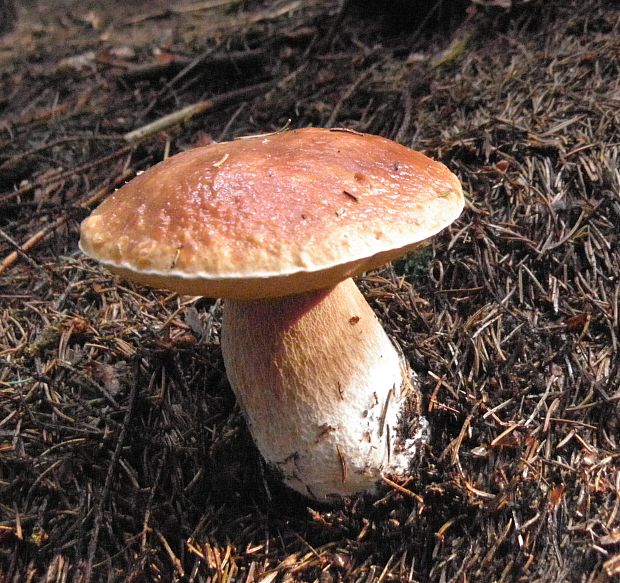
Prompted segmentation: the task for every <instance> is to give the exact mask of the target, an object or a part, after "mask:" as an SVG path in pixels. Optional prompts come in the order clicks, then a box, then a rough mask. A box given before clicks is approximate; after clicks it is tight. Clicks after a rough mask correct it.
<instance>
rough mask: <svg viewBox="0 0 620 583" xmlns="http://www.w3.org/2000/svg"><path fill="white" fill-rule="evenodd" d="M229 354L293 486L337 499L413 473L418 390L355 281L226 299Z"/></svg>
mask: <svg viewBox="0 0 620 583" xmlns="http://www.w3.org/2000/svg"><path fill="white" fill-rule="evenodd" d="M222 352H223V355H224V362H225V365H226V370H227V374H228V378H229V380H230V383H231V386H232V388H233V390H234V392H235V394H236V396H237V399H238V401H239V403H240V405H241V408H242V410H243V412H244V414H245V417H246V420H247V423H248V426H249V428H250V431H251V433H252V435H253V437H254V440H255V442H256V445H257V446H258V449H259V450H260V452H261V454H262V455H263V457H264V458H265V460H266V461H267V462H268V463H269V464H270V465H272V466H273V467H275V468H277V469H278V470H279V471H280V472H281V474H282V475H283V478H284V481H285V482H286V483H287V484H288V485H289V486H290V487H292V488H294V489H295V490H297V491H299V492H301V493H302V494H304V495H306V496H309V497H311V498H314V499H317V500H330V499H331V500H334V499H338V498H340V497H342V496H347V495H351V494H354V493H357V492H367V491H374V490H375V488H376V485H377V483H378V482H379V481H380V480H381V476H382V474H387V475H402V474H404V473H406V472H407V470H408V467H409V464H410V461H411V458H412V455H413V454H414V450H415V444H414V443H413V442H412V440H406V441H405V439H404V437H405V436H403V435H402V432H401V431H400V429H399V422H400V419H399V413H400V411H401V408H402V406H403V404H404V402H405V400H406V399H407V398H408V397H413V398H414V402H415V403H417V395H415V394H413V393H412V387H411V383H410V377H409V374H410V373H409V369H408V367H407V365H406V364H405V362H404V360H403V359H402V357H401V356H400V354H399V353H398V351H397V350H396V349H395V348H394V346H393V344H392V343H391V342H390V339H389V338H388V336H387V334H386V333H385V331H384V330H383V328H382V327H381V324H380V323H379V321H378V320H377V318H376V316H375V314H374V313H373V311H372V310H371V308H370V306H368V304H367V303H366V301H365V299H364V297H363V296H362V294H361V293H360V291H359V290H358V289H357V287H356V285H355V283H354V282H353V280H351V279H348V280H346V281H344V282H342V283H340V284H338V285H337V286H336V287H334V288H330V289H327V290H320V291H316V292H311V293H306V294H301V295H296V296H288V297H283V298H277V299H270V300H251V301H246V300H227V301H226V303H225V307H224V321H223V328H222ZM414 410H415V407H414ZM423 422H424V420H422V423H423Z"/></svg>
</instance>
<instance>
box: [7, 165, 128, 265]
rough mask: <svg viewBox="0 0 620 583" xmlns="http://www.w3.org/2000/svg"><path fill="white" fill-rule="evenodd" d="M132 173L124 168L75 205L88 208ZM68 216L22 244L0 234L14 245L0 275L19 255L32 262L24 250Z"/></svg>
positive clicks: (50, 231) (28, 249)
mask: <svg viewBox="0 0 620 583" xmlns="http://www.w3.org/2000/svg"><path fill="white" fill-rule="evenodd" d="M132 174H133V170H130V169H128V170H125V172H123V173H122V174H121V175H120V176H118V177H117V178H116V179H115V180H114V182H113V184H112V185H109V184H106V185H104V186H102V187H100V188H98V189H97V190H95V192H94V193H93V194H92V195H91V196H89V197H88V198H87V199H86V200H84V201H82V202H81V203H79V205H77V206H79V207H80V208H88V207H90V206H92V205H94V204H96V203H97V202H99V201H100V200H101V199H102V198H103V197H104V196H106V195H107V194H108V193H109V192H110V186H112V188H114V187H116V186H117V185H118V184H120V183H122V182H124V181H125V180H127V178H129V177H130V176H131V175H132ZM70 216H71V215H70V214H66V215H63V216H62V217H59V218H58V219H56V220H55V221H54V222H53V223H50V224H49V225H46V226H45V227H43V228H42V229H40V230H39V231H37V232H36V233H35V234H34V235H32V237H30V238H29V239H28V240H27V241H26V242H25V243H24V244H23V245H19V244H18V243H17V242H16V241H13V240H12V239H9V237H8V235H6V234H4V233H3V234H2V236H3V237H4V238H5V239H6V240H7V241H9V243H11V245H13V247H15V251H12V252H11V253H9V254H8V255H7V256H6V257H5V258H4V259H3V260H2V262H0V275H2V274H3V273H4V272H5V271H6V270H7V269H10V268H11V267H13V265H15V263H16V262H17V260H18V259H19V256H20V255H22V256H24V257H26V258H27V259H28V260H29V261H31V262H32V260H31V259H30V258H29V257H28V256H27V255H26V252H27V251H30V250H31V249H32V248H33V247H36V246H37V245H38V244H39V243H40V242H41V241H43V240H44V239H45V238H46V237H47V236H49V235H51V234H52V233H53V232H54V231H55V230H56V229H57V228H58V227H60V226H62V225H64V224H65V223H66V222H67V221H68V220H69V217H70Z"/></svg>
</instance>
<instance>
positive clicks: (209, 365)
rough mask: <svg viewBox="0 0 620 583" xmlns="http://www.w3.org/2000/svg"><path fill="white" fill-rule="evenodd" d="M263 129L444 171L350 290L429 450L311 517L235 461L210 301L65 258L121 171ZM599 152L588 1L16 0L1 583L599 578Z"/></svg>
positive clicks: (612, 90) (617, 126) (609, 399)
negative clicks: (327, 132)
mask: <svg viewBox="0 0 620 583" xmlns="http://www.w3.org/2000/svg"><path fill="white" fill-rule="evenodd" d="M412 5H414V7H412ZM1 28H2V26H0V29H1ZM205 100H211V102H210V103H209V104H208V105H206V106H204V107H202V108H201V109H202V110H201V111H200V112H198V110H197V108H195V110H194V114H195V115H193V117H191V119H189V117H188V116H187V115H185V116H184V117H183V119H177V120H176V121H174V120H173V122H172V123H170V124H163V123H160V124H159V126H157V127H156V128H155V129H154V130H146V131H144V132H142V134H141V135H138V136H136V135H135V134H129V135H127V134H128V133H129V132H132V131H134V130H136V129H139V128H144V126H146V125H147V124H149V123H150V122H153V121H155V120H160V121H161V119H162V118H163V117H164V116H166V115H168V114H171V113H174V112H178V111H180V110H181V109H182V108H184V107H186V106H189V105H192V104H196V103H199V102H203V101H205ZM286 125H290V127H304V126H308V125H315V126H326V127H327V126H343V127H347V128H352V129H355V130H358V131H363V132H369V133H376V134H381V135H384V136H387V137H391V138H393V139H396V140H397V141H399V142H401V143H403V144H405V145H408V146H412V147H414V148H416V149H420V150H422V151H424V152H426V153H427V154H429V155H431V156H433V157H435V158H438V159H440V160H442V161H443V162H444V163H446V164H447V165H448V166H449V167H450V168H451V169H452V170H454V171H455V172H456V173H457V174H458V175H459V176H460V178H461V180H462V182H463V184H464V187H465V190H466V191H467V208H466V211H465V212H464V214H463V215H462V217H461V218H460V219H459V220H458V221H457V222H456V223H455V224H454V225H453V226H452V227H450V228H449V229H447V230H446V231H444V232H443V233H442V234H441V235H440V236H438V237H437V238H436V240H435V241H434V242H433V244H432V246H430V247H428V248H426V249H425V250H423V251H421V252H420V253H418V254H416V255H413V256H410V257H408V258H406V259H404V260H402V261H400V262H398V263H397V264H395V265H393V266H389V267H386V268H385V269H383V270H381V271H379V272H376V273H373V274H368V275H367V276H366V277H363V278H360V280H359V283H360V286H361V288H362V290H363V291H364V293H365V295H366V296H367V298H368V299H369V301H370V303H371V305H372V306H373V308H375V309H376V312H377V314H378V315H379V317H380V318H381V319H382V321H383V322H384V324H385V327H386V329H387V330H389V332H390V334H392V335H393V337H394V338H395V339H397V340H398V342H399V343H400V344H401V346H402V347H403V348H404V350H405V353H406V355H407V357H408V359H409V361H410V363H411V365H412V366H413V367H414V368H415V369H416V370H417V371H418V373H419V375H420V378H421V381H422V389H423V395H424V403H423V406H424V409H425V415H426V416H427V419H428V420H429V422H430V425H431V428H432V439H431V443H430V444H429V446H428V448H427V451H426V452H425V454H424V456H423V459H422V461H421V463H420V466H419V467H418V468H417V470H416V471H415V474H414V475H412V479H410V480H409V481H407V482H406V483H405V484H404V488H403V489H389V488H388V487H387V486H386V489H385V491H384V492H383V493H382V494H381V495H380V496H378V497H376V498H374V499H365V498H358V499H353V500H349V501H347V502H346V504H344V506H343V507H341V508H322V507H319V506H317V505H314V504H311V503H309V502H308V501H307V500H303V499H301V498H299V497H297V496H296V495H294V494H292V493H291V492H289V491H287V490H286V489H285V488H283V487H282V486H281V485H280V484H279V483H278V481H277V480H276V479H275V478H274V476H271V475H270V474H269V472H268V471H267V470H266V469H265V468H264V466H263V464H262V462H261V460H260V457H259V455H258V454H257V451H256V450H255V448H254V445H253V443H252V441H251V438H250V436H249V434H248V432H247V429H246V427H245V425H244V422H243V420H242V419H241V417H240V414H239V410H238V408H237V406H236V404H235V400H234V397H233V395H232V393H231V391H230V388H229V386H228V384H227V381H226V377H225V374H224V370H223V365H222V360H221V354H220V350H219V324H220V303H219V302H218V301H212V300H205V299H198V298H187V297H179V296H177V295H175V294H171V293H166V292H159V291H153V290H148V289H143V288H137V287H134V286H132V285H129V284H127V283H125V282H122V281H118V280H115V279H114V278H113V277H111V276H110V275H109V274H108V273H107V272H106V271H105V270H104V269H102V268H100V267H99V266H98V265H96V264H95V263H94V262H92V261H90V260H87V259H85V258H84V257H83V256H82V255H81V254H80V253H79V251H78V250H77V236H78V229H79V222H80V220H81V219H82V218H84V217H85V216H86V215H87V214H88V213H89V212H90V210H91V209H92V208H94V207H95V206H96V204H97V203H98V202H99V201H100V200H102V199H103V198H105V196H106V195H107V194H108V193H109V192H111V191H112V190H113V189H114V188H115V187H117V186H118V185H120V184H122V183H123V182H124V181H126V180H128V179H130V178H131V177H132V176H133V175H135V173H136V172H138V171H140V170H143V169H145V168H147V167H149V166H151V165H152V164H154V163H155V162H157V161H159V160H161V159H162V158H163V157H165V156H167V155H169V154H173V153H175V152H177V151H180V150H182V149H186V148H190V147H193V146H196V145H198V144H204V143H208V142H209V141H211V140H216V141H219V140H224V139H230V138H233V137H236V136H240V135H245V134H253V133H264V132H270V131H274V130H278V129H280V128H283V127H284V126H286ZM619 166H620V6H619V5H618V4H617V3H616V2H611V1H610V2H603V1H594V0H584V1H582V2H576V1H575V2H571V1H567V2H564V1H562V2H561V1H559V0H558V1H544V0H531V1H516V0H515V1H513V2H510V1H509V0H503V1H491V0H486V1H484V0H480V1H478V2H475V3H471V4H469V3H468V2H465V1H463V2H453V3H450V2H441V1H438V2H429V1H426V2H414V1H413V0H411V2H410V3H409V4H407V3H405V2H398V3H396V4H394V5H393V6H392V8H391V9H389V10H388V9H386V8H385V7H383V6H381V3H378V2H374V3H372V4H371V3H365V2H362V1H361V0H360V1H357V2H354V1H346V2H344V3H341V2H337V1H336V0H307V1H304V2H300V1H295V0H274V1H269V2H267V1H265V2H259V1H251V0H247V1H243V0H218V1H215V0H208V1H202V2H193V3H190V2H189V1H188V0H183V1H179V2H175V3H166V2H163V1H159V2H119V1H114V2H112V1H110V2H105V3H101V2H91V1H89V2H77V1H75V0H55V1H54V2H43V1H41V2H38V3H37V2H35V1H33V0H29V1H25V2H23V3H21V4H20V5H19V6H18V20H17V24H16V26H15V28H14V30H13V31H12V32H8V33H5V34H4V36H2V37H0V314H1V315H0V581H2V582H7V583H8V582H12V583H21V582H26V581H33V582H34V581H37V582H38V581H47V582H69V581H73V582H83V581H164V582H168V581H188V582H189V581H212V582H219V583H224V582H241V581H243V582H246V581H247V582H255V583H257V582H262V583H269V582H272V581H273V582H276V581H277V582H291V581H319V582H320V583H328V582H332V581H333V582H337V581H343V582H348V581H351V582H359V583H370V582H379V581H409V582H437V583H440V582H441V583H443V582H448V581H458V582H462V583H465V582H487V581H488V582H491V581H528V582H529V581H541V582H542V581H544V582H555V581H574V582H586V581H587V582H597V583H603V582H606V581H614V580H618V578H619V577H620V381H619V380H618V379H619V378H620V358H619V356H618V354H619V352H618V351H619V346H618V342H619V339H618V335H619V322H618V321H619V312H620V238H619V225H620V171H619ZM408 491H410V493H411V495H409V494H408Z"/></svg>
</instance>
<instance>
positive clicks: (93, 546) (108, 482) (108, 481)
mask: <svg viewBox="0 0 620 583" xmlns="http://www.w3.org/2000/svg"><path fill="white" fill-rule="evenodd" d="M139 368H140V365H139V364H137V365H136V371H135V374H134V378H133V383H132V385H131V391H130V393H129V402H128V403H127V410H126V411H125V418H124V419H123V425H122V427H121V431H120V434H119V436H118V441H117V442H116V447H115V448H114V453H113V454H112V460H111V461H110V465H109V466H108V472H107V474H106V478H105V483H104V484H103V491H102V492H101V497H100V498H99V503H98V504H97V510H96V514H95V524H94V527H93V533H92V535H91V537H90V541H89V543H88V559H87V561H86V567H85V570H84V578H83V581H84V582H85V583H89V581H90V580H91V577H92V572H93V561H94V559H95V553H96V552H97V543H98V542H99V530H100V529H101V521H102V518H103V509H104V506H105V504H106V502H107V500H108V495H109V493H110V488H111V486H112V478H113V477H114V473H115V469H116V465H117V464H118V460H119V458H120V457H121V451H122V449H123V446H124V445H125V437H126V435H127V430H128V428H129V422H130V421H131V417H132V415H133V408H134V404H135V402H136V395H137V393H138V378H137V377H138V374H139Z"/></svg>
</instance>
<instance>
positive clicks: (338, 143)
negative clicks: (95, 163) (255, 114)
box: [80, 128, 463, 501]
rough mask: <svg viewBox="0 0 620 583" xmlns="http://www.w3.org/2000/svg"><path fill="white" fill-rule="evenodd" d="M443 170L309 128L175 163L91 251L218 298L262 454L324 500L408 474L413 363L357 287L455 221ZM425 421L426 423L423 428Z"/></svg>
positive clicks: (413, 156) (177, 287) (377, 143)
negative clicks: (405, 414)
mask: <svg viewBox="0 0 620 583" xmlns="http://www.w3.org/2000/svg"><path fill="white" fill-rule="evenodd" d="M462 208H463V194H462V190H461V186H460V183H459V181H458V179H457V178H456V177H455V176H454V175H453V174H452V173H451V172H450V171H449V170H448V169H447V168H446V167H445V166H443V165H442V164H440V163H438V162H435V161H433V160H431V159H429V158H427V157H426V156H424V155H422V154H420V153H418V152H414V151H412V150H410V149H408V148H406V147H404V146H401V145H399V144H396V143H395V142H392V141H390V140H387V139H384V138H381V137H378V136H371V135H365V134H360V133H357V132H352V131H347V130H325V129H312V128H309V129H302V130H295V131H289V132H284V133H278V134H270V135H263V136H256V137H252V138H243V139H237V140H234V141H232V142H227V143H220V144H213V145H210V146H206V147H202V148H196V149H194V150H189V151H187V152H183V153H181V154H177V155H176V156H173V157H171V158H169V159H167V160H166V161H164V162H161V163H159V164H157V165H156V166H154V167H153V168H151V169H150V170H148V171H146V172H144V173H143V174H141V175H140V176H138V177H136V178H135V179H134V180H132V181H131V182H130V183H128V184H126V185H125V186H123V187H122V188H121V189H120V190H118V191H117V192H115V193H114V194H113V195H112V196H110V197H109V198H108V199H107V200H106V201H104V202H103V204H101V206H100V207H99V208H98V209H96V210H95V211H94V212H93V214H92V215H91V216H90V217H89V218H87V219H86V220H85V221H84V222H83V223H82V229H81V240H80V246H81V248H82V250H83V251H84V252H85V253H86V254H88V255H90V256H91V257H94V258H95V259H97V260H99V261H100V262H102V263H103V264H104V265H106V266H107V267H108V268H109V269H110V270H111V271H113V272H115V273H117V274H119V275H121V276H123V277H125V278H127V279H130V280H133V281H136V282H139V283H142V284H147V285H150V286H154V287H158V288H165V289H170V290H174V291H177V292H179V293H182V294H192V295H201V296H208V297H222V298H225V302H224V316H223V324H222V354H223V358H224V362H225V366H226V371H227V374H228V378H229V380H230V384H231V386H232V388H233V391H234V393H235V395H236V397H237V399H238V401H239V404H240V406H241V409H242V411H243V413H244V415H245V418H246V421H247V424H248V426H249V429H250V431H251V433H252V436H253V438H254V440H255V442H256V445H257V447H258V449H259V450H260V452H261V454H262V455H263V457H264V459H265V460H266V461H267V463H268V464H270V465H271V466H272V467H274V468H276V469H277V470H278V471H279V472H280V474H281V475H282V477H283V479H284V481H285V482H286V483H287V484H288V485H289V486H291V487H292V488H294V489H295V490H297V491H299V492H301V493H302V494H304V495H306V496H308V497H311V498H314V499H317V500H323V501H326V500H337V499H340V498H341V497H343V496H347V495H351V494H355V493H358V492H366V491H374V490H375V489H376V485H377V483H378V482H380V481H381V478H382V477H383V476H389V475H396V476H399V475H403V474H405V473H406V472H407V470H408V467H409V464H410V461H411V458H412V455H413V453H414V450H415V448H416V443H415V435H414V434H415V433H416V431H418V432H419V431H421V430H422V429H423V426H424V421H423V419H422V418H421V417H420V418H419V419H413V420H411V419H410V420H409V421H411V423H410V425H409V429H406V428H404V427H405V425H406V423H401V421H403V420H401V412H402V410H403V407H404V406H405V404H406V403H407V402H408V401H409V402H410V403H413V404H412V406H411V407H409V411H410V413H412V414H413V416H414V417H416V416H417V412H416V406H415V391H413V390H412V389H411V383H410V375H411V373H410V369H409V366H408V365H407V363H406V361H405V359H404V358H403V356H402V354H401V353H400V352H399V350H397V349H396V347H395V345H394V344H393V342H392V341H391V340H390V339H389V338H388V336H387V334H386V333H385V331H384V330H383V328H382V327H381V325H380V323H379V321H378V319H377V317H376V316H375V314H374V313H373V311H372V309H371V308H370V307H369V305H368V304H367V303H366V301H365V300H364V298H363V296H362V294H361V293H360V291H359V290H358V289H357V287H356V285H355V283H354V282H353V280H352V279H351V277H352V276H354V275H356V274H359V273H361V272H363V271H366V270H368V269H372V268H375V267H378V266H380V265H382V264H384V263H386V262H388V261H390V260H391V259H394V258H396V257H399V256H401V255H403V254H405V253H407V252H408V251H409V250H411V249H413V248H415V247H417V246H419V244H420V242H421V241H423V240H425V239H428V238H429V237H431V236H432V235H434V234H435V233H437V232H438V231H440V230H441V229H443V228H444V227H446V226H447V225H448V224H450V223H451V222H452V221H453V220H454V219H455V218H457V217H458V216H459V214H460V213H461V210H462ZM416 421H418V423H417V425H416Z"/></svg>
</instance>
